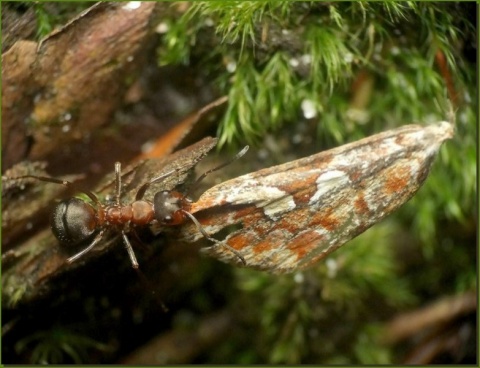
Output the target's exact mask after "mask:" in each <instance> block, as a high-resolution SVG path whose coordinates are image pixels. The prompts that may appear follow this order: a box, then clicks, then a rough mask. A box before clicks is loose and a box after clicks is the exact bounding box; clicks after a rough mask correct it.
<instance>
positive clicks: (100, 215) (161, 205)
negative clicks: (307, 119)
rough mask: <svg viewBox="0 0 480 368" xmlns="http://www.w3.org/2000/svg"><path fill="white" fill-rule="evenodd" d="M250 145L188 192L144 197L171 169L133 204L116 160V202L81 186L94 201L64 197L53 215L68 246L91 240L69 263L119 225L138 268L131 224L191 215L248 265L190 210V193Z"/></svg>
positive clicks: (57, 234) (140, 191)
mask: <svg viewBox="0 0 480 368" xmlns="http://www.w3.org/2000/svg"><path fill="white" fill-rule="evenodd" d="M248 148H249V146H245V147H244V148H243V149H242V150H241V151H240V152H238V153H237V154H236V155H235V156H234V157H233V158H231V159H230V160H228V161H227V162H225V163H223V164H221V165H219V166H217V167H215V168H213V169H211V170H208V171H206V172H205V173H203V174H202V175H201V176H200V177H199V178H198V179H197V180H196V181H195V182H194V183H193V184H192V185H191V186H190V188H189V190H188V191H187V193H186V194H182V193H180V192H177V191H174V190H164V191H161V192H157V193H155V195H154V198H153V202H150V201H147V200H144V199H143V196H144V195H145V192H146V191H147V189H148V188H149V187H150V186H151V185H152V184H155V183H158V182H160V181H162V180H163V179H165V178H166V177H168V176H170V175H172V174H173V173H175V172H176V171H178V169H177V170H171V171H169V172H167V173H164V174H162V175H160V176H158V177H155V178H153V179H151V180H150V181H148V182H146V183H144V184H143V185H141V186H140V188H139V189H138V191H137V193H136V195H135V200H134V201H133V202H132V203H130V204H123V203H122V201H121V199H120V198H121V194H122V182H121V164H120V162H116V163H115V203H114V204H104V203H102V202H100V200H99V199H98V197H97V196H96V195H95V194H94V193H93V192H91V191H89V190H79V191H80V192H82V193H84V194H85V195H87V196H88V197H89V198H90V199H91V201H92V202H93V204H94V205H92V204H90V203H88V202H86V201H84V200H82V199H79V198H75V197H73V198H69V199H66V200H63V201H61V202H60V203H59V204H57V205H56V207H55V209H54V210H53V212H52V215H51V218H50V219H51V227H52V232H53V234H54V235H55V237H56V238H57V240H58V241H59V242H60V244H62V245H63V246H66V247H76V246H79V245H81V244H83V243H87V242H89V244H88V246H87V247H86V248H84V249H83V250H82V251H80V252H78V253H77V254H75V255H73V256H71V257H70V258H68V259H67V262H68V263H72V262H74V261H76V260H77V259H79V258H80V257H82V256H84V255H85V254H86V253H88V252H89V251H90V250H92V249H93V248H94V247H95V245H97V244H98V243H99V242H100V240H101V239H102V237H103V235H104V233H105V232H106V231H107V230H109V229H112V228H113V229H117V230H118V231H119V232H120V234H121V236H122V239H123V242H124V244H125V247H126V248H127V252H128V255H129V257H130V261H131V263H132V267H133V268H134V269H138V267H139V265H138V262H137V258H136V256H135V253H134V251H133V248H132V245H131V244H130V241H129V239H128V236H127V234H128V233H129V232H130V225H133V226H146V225H150V224H152V223H154V222H158V223H159V224H160V225H165V226H173V225H180V224H182V223H184V222H185V221H186V219H187V218H189V219H190V220H191V221H193V223H194V224H195V226H196V227H197V228H198V230H199V231H200V232H201V233H202V235H203V236H204V237H205V238H206V239H208V240H209V241H211V242H213V243H215V244H219V245H221V246H224V247H226V248H228V249H229V250H230V251H231V252H232V253H234V254H235V255H236V256H237V257H238V258H239V259H240V260H241V261H242V263H243V264H244V265H246V261H245V258H243V256H242V255H241V254H240V253H239V252H238V251H237V250H235V249H234V248H232V247H230V246H229V245H228V244H225V243H222V242H220V241H218V240H216V239H214V238H212V237H211V236H210V235H208V234H207V232H206V231H205V230H204V229H203V227H202V225H201V224H200V222H198V220H197V219H196V218H195V217H194V216H193V215H192V214H191V213H190V212H189V210H190V204H191V203H192V200H191V199H190V198H189V197H188V193H189V192H190V191H191V190H192V189H193V188H195V186H196V185H197V184H198V183H199V182H200V181H201V180H203V179H204V178H205V177H206V176H207V175H208V174H210V173H212V172H214V171H217V170H219V169H221V168H223V167H225V166H227V165H228V164H230V163H231V162H233V161H235V160H237V159H239V158H240V157H242V156H243V155H244V154H245V153H246V152H247V150H248ZM20 178H33V179H37V180H40V181H45V182H49V183H55V184H61V185H64V186H66V187H69V188H75V189H77V190H78V188H76V186H75V184H73V183H72V182H69V181H67V180H61V179H56V178H53V177H48V176H34V175H25V176H21V177H19V178H18V179H20Z"/></svg>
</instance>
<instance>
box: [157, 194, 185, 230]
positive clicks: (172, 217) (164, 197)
mask: <svg viewBox="0 0 480 368" xmlns="http://www.w3.org/2000/svg"><path fill="white" fill-rule="evenodd" d="M189 202H190V200H189V199H188V198H186V197H185V196H184V195H183V194H182V193H179V192H174V191H168V190H164V191H163V192H158V193H156V194H155V197H154V198H153V211H154V214H155V219H156V220H157V221H158V222H159V223H160V224H163V225H179V224H181V223H183V222H184V221H185V214H184V212H185V211H188V209H189Z"/></svg>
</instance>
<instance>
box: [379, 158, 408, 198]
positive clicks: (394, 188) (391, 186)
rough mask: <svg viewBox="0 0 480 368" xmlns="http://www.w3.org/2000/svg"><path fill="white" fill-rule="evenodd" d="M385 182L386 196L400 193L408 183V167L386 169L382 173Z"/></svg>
mask: <svg viewBox="0 0 480 368" xmlns="http://www.w3.org/2000/svg"><path fill="white" fill-rule="evenodd" d="M384 175H385V177H386V180H385V186H384V191H385V193H386V194H387V195H391V194H394V193H398V192H402V191H403V190H404V189H405V188H406V187H407V186H408V183H409V182H410V177H411V173H410V168H409V167H408V166H399V165H397V166H396V167H393V169H390V168H389V169H387V170H385V173H384Z"/></svg>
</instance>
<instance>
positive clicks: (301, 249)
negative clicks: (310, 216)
mask: <svg viewBox="0 0 480 368" xmlns="http://www.w3.org/2000/svg"><path fill="white" fill-rule="evenodd" d="M323 238H324V236H323V235H321V234H319V233H317V232H316V231H313V230H312V231H308V232H305V233H302V234H300V235H299V236H297V237H296V238H294V239H292V240H291V241H289V242H288V243H287V248H288V249H290V250H291V251H292V252H294V253H295V254H297V256H298V258H299V259H302V258H304V257H305V255H306V254H308V253H310V252H311V251H312V250H313V248H315V247H316V245H317V244H318V242H319V241H321V240H322V239H323Z"/></svg>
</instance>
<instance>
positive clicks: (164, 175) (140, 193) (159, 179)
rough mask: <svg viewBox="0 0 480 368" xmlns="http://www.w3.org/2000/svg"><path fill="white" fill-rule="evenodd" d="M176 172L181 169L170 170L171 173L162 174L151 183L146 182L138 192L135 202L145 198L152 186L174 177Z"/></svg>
mask: <svg viewBox="0 0 480 368" xmlns="http://www.w3.org/2000/svg"><path fill="white" fill-rule="evenodd" d="M176 171H179V169H174V170H170V171H169V172H167V173H165V174H162V175H160V176H157V177H156V178H153V179H152V180H150V181H149V182H146V183H145V184H143V185H142V186H141V187H140V188H139V189H138V191H137V194H136V195H135V200H136V201H139V200H141V199H142V198H143V196H144V195H145V192H146V191H147V189H148V187H149V186H150V185H152V184H155V183H158V182H159V181H161V180H163V179H165V178H166V177H168V176H170V175H172V174H173V173H174V172H176Z"/></svg>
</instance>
